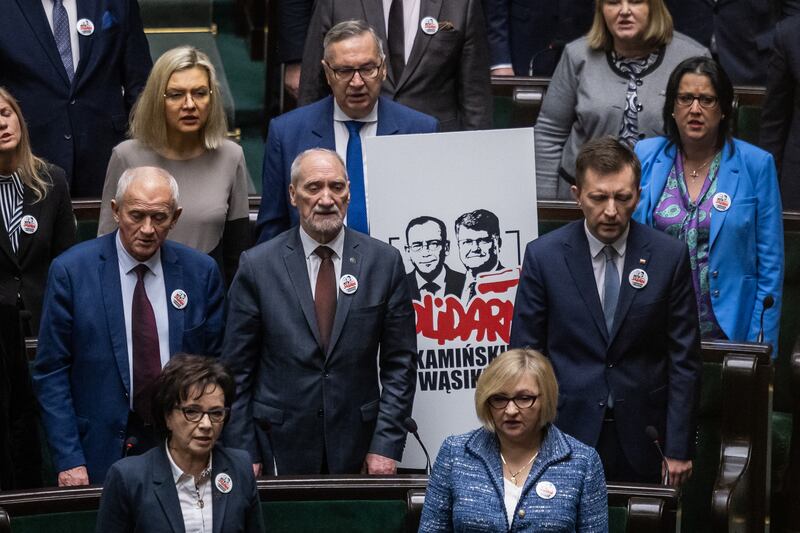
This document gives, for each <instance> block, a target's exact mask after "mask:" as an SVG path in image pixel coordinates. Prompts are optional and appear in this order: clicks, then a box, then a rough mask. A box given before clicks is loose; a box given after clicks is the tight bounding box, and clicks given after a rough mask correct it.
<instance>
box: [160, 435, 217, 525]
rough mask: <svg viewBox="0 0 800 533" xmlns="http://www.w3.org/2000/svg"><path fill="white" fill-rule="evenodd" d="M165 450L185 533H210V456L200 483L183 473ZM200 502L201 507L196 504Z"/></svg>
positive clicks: (211, 517) (212, 507)
mask: <svg viewBox="0 0 800 533" xmlns="http://www.w3.org/2000/svg"><path fill="white" fill-rule="evenodd" d="M165 449H166V450H167V459H169V466H170V467H171V468H172V479H173V480H174V481H175V489H176V490H177V491H178V501H179V502H180V504H181V514H182V515H183V525H184V529H185V531H186V533H211V531H212V530H213V523H212V520H213V519H214V516H213V509H214V506H213V502H212V501H211V493H212V490H211V456H210V455H209V457H208V466H207V467H206V468H205V470H203V475H202V476H201V478H200V483H197V482H196V481H195V478H194V476H190V475H189V474H187V473H185V472H184V471H183V470H181V468H180V467H179V466H178V465H176V464H175V461H173V460H172V455H171V454H170V453H169V445H167V446H166V447H165ZM200 501H202V502H203V505H202V507H201V506H200V505H199V504H198V502H200Z"/></svg>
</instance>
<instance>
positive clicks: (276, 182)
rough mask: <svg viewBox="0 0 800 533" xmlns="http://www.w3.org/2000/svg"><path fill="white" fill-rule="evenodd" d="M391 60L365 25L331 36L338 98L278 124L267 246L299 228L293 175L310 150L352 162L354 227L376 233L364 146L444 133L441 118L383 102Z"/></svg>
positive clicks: (261, 223) (261, 229)
mask: <svg viewBox="0 0 800 533" xmlns="http://www.w3.org/2000/svg"><path fill="white" fill-rule="evenodd" d="M385 59H386V58H385V54H384V52H383V44H382V43H381V41H380V39H379V38H378V36H377V35H376V34H375V32H374V30H372V28H370V27H369V26H367V24H366V23H365V22H362V21H356V20H351V21H346V22H342V23H340V24H337V25H336V26H334V27H333V28H331V30H330V31H329V32H328V34H327V35H326V36H325V58H324V59H323V60H322V65H323V68H324V69H325V76H326V79H327V81H328V85H329V86H330V88H331V91H332V92H333V95H332V96H328V97H326V98H323V99H322V100H320V101H318V102H315V103H313V104H311V105H308V106H305V107H301V108H299V109H296V110H294V111H291V112H289V113H286V114H285V115H282V116H280V117H277V118H275V119H273V120H272V122H271V123H270V127H269V135H268V136H267V144H266V153H265V155H264V168H263V172H262V176H261V180H262V196H261V207H260V209H259V212H258V219H257V221H256V231H257V233H258V241H259V242H264V241H267V240H269V239H271V238H273V237H275V236H276V235H278V234H279V233H281V232H283V231H285V230H287V229H289V228H290V227H294V226H296V225H297V224H298V216H297V210H296V209H295V208H294V207H292V206H291V205H290V202H289V195H288V192H287V191H288V190H289V181H290V167H291V164H292V161H294V158H295V157H296V156H297V155H298V154H299V153H301V152H303V151H304V150H307V149H309V148H327V149H330V150H335V151H336V152H337V153H338V154H339V155H340V156H341V157H342V159H344V160H345V162H346V165H347V173H348V176H349V178H350V193H351V195H352V198H351V199H350V207H349V209H348V212H347V225H348V227H350V228H352V229H355V230H358V231H361V232H363V233H369V223H368V212H367V203H368V202H367V194H366V190H367V181H366V178H367V177H366V175H365V173H364V165H363V161H364V155H363V147H364V139H366V138H367V137H372V136H375V135H400V134H408V133H433V132H435V131H437V130H438V123H437V122H436V119H434V118H433V117H429V116H427V115H424V114H422V113H419V112H417V111H414V110H412V109H409V108H407V107H405V106H403V105H400V104H397V103H395V102H392V101H391V100H390V99H388V98H383V97H381V96H379V95H380V91H381V82H382V81H383V79H384V78H385V77H386V61H385Z"/></svg>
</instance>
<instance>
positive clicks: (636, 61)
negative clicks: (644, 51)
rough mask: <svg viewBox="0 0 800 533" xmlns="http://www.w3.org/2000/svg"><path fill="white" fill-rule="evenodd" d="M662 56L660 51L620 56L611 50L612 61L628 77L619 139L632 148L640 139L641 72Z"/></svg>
mask: <svg viewBox="0 0 800 533" xmlns="http://www.w3.org/2000/svg"><path fill="white" fill-rule="evenodd" d="M659 57H661V53H660V52H653V53H651V54H650V55H649V56H647V57H645V58H626V57H619V56H618V55H617V53H616V52H615V51H613V50H612V51H611V61H612V62H613V63H614V66H615V67H616V68H617V70H618V71H619V72H621V73H622V74H623V75H625V76H627V77H628V90H627V92H626V93H625V111H624V112H623V114H622V125H621V126H620V128H619V135H618V136H619V140H620V141H621V142H623V143H625V144H627V145H628V146H630V147H631V148H633V146H634V145H635V144H636V143H637V142H638V141H639V111H641V110H642V109H643V107H642V104H641V103H640V102H639V93H638V89H639V86H640V85H641V84H642V81H641V79H640V78H641V74H642V72H645V71H647V70H649V69H650V67H652V66H653V65H654V64H655V63H656V62H657V61H658V59H659Z"/></svg>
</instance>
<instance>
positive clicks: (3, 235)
mask: <svg viewBox="0 0 800 533" xmlns="http://www.w3.org/2000/svg"><path fill="white" fill-rule="evenodd" d="M20 233H21V235H20V241H22V235H24V233H22V232H20ZM21 245H22V243H21V242H20V246H21ZM0 249H2V250H3V253H5V254H6V255H7V256H8V258H9V260H10V261H11V262H12V263H13V264H15V265H17V267H19V257H21V256H19V255H18V254H15V253H14V250H12V249H11V239H9V237H8V231H6V225H5V223H4V222H3V221H2V217H0Z"/></svg>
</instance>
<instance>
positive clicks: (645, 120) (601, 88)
mask: <svg viewBox="0 0 800 533" xmlns="http://www.w3.org/2000/svg"><path fill="white" fill-rule="evenodd" d="M708 55H709V53H708V50H707V49H706V48H704V47H703V46H701V45H700V44H698V43H697V42H695V41H693V40H692V39H690V38H689V37H686V36H685V35H683V34H680V33H677V32H675V34H674V36H673V37H672V41H671V42H670V43H669V44H668V45H667V46H665V47H664V48H663V50H662V53H661V57H660V58H659V60H658V61H657V62H656V64H655V65H654V66H653V67H651V68H650V69H649V70H646V71H645V72H644V73H643V75H642V76H640V78H639V80H640V81H641V84H640V85H639V88H638V95H639V102H640V103H641V105H642V108H641V110H640V111H639V113H638V120H639V137H640V138H642V139H643V138H645V137H654V136H656V135H662V134H663V131H664V127H663V121H662V118H661V112H662V109H663V107H664V97H665V93H666V88H667V80H668V79H669V75H670V74H671V73H672V70H673V69H674V68H675V67H676V66H677V65H678V63H680V62H681V61H683V60H684V59H687V58H689V57H692V56H708ZM627 84H628V80H627V78H626V77H625V76H624V75H623V74H622V73H621V72H619V71H618V70H617V69H616V68H614V67H613V66H612V65H611V64H610V61H609V59H608V56H607V54H606V53H605V52H604V51H598V50H591V49H590V48H589V46H588V44H587V40H586V38H585V37H582V38H580V39H577V40H575V41H572V42H571V43H569V44H568V45H567V47H566V49H565V50H564V54H563V55H562V56H561V60H560V61H559V63H558V66H557V67H556V70H555V72H554V73H553V79H552V81H551V82H550V87H549V88H548V90H547V94H546V95H545V98H544V102H543V103H542V111H541V113H540V114H539V119H538V121H537V122H536V130H535V134H534V139H535V143H536V193H537V197H538V198H542V199H553V198H556V197H559V198H561V199H570V198H571V196H570V195H569V186H568V184H567V182H566V181H563V180H562V182H561V183H559V169H563V172H564V173H566V174H567V175H568V176H569V177H570V178H574V176H575V158H576V157H577V155H578V151H579V150H580V148H581V146H583V144H584V143H585V142H586V141H589V140H591V139H594V138H595V137H601V136H603V135H614V136H616V135H617V134H618V133H619V129H620V126H621V125H622V115H623V112H624V111H625V96H626V92H627V91H626V89H627Z"/></svg>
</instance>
